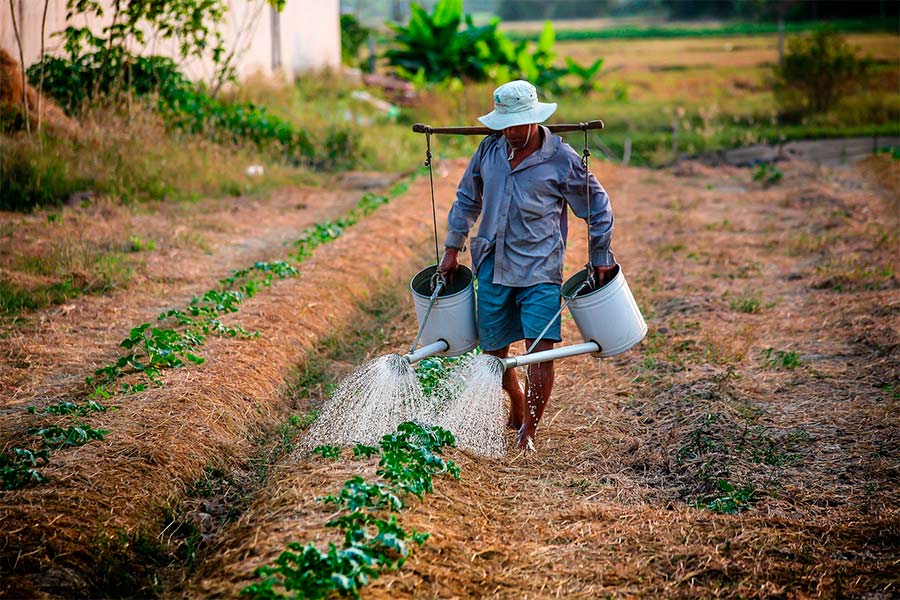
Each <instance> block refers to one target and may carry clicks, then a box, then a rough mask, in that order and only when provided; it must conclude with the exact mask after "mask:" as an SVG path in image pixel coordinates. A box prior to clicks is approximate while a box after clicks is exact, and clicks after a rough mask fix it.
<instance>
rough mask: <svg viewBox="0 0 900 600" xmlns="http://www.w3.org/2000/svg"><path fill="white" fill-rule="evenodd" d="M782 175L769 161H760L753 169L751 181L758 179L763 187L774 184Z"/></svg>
mask: <svg viewBox="0 0 900 600" xmlns="http://www.w3.org/2000/svg"><path fill="white" fill-rule="evenodd" d="M783 177H784V173H783V172H782V171H781V169H779V168H778V167H776V166H775V165H773V164H771V163H762V164H761V165H759V166H758V167H756V170H754V171H753V181H758V182H760V183H762V184H763V186H765V187H769V186H772V185H775V184H776V183H778V182H779V181H781V180H782V178H783Z"/></svg>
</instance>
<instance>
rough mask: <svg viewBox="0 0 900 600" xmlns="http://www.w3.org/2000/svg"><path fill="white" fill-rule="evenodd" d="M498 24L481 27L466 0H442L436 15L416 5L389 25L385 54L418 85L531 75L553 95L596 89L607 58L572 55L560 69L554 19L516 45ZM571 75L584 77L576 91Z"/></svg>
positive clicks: (527, 76) (527, 77) (397, 69)
mask: <svg viewBox="0 0 900 600" xmlns="http://www.w3.org/2000/svg"><path fill="white" fill-rule="evenodd" d="M463 24H464V25H465V27H464V28H462V29H460V27H461V26H462V25H463ZM499 25H500V20H499V19H493V20H491V21H490V22H489V23H488V24H486V25H482V26H478V27H476V26H475V24H474V22H473V20H472V16H471V15H468V14H466V15H464V14H463V3H462V0H439V2H438V3H437V4H436V5H435V7H434V13H433V14H428V12H427V11H426V10H425V9H423V8H422V7H421V6H419V5H418V4H415V3H413V4H411V5H410V18H409V24H408V25H406V26H403V25H396V24H394V25H390V27H391V28H392V29H393V31H394V39H393V47H392V48H391V49H389V50H388V51H387V52H386V53H385V56H386V57H387V59H388V63H389V64H390V65H391V66H392V67H394V69H395V70H396V71H397V73H398V74H399V75H400V76H401V77H403V78H404V79H407V80H409V81H413V82H415V83H419V84H425V83H437V82H444V81H448V80H453V79H461V80H473V81H485V80H488V79H490V80H493V81H495V82H499V83H502V82H506V81H509V80H511V79H527V80H528V81H530V82H531V83H533V84H534V85H535V86H536V87H538V88H539V89H541V90H543V91H544V92H545V93H551V94H562V93H565V92H568V91H577V92H582V93H584V92H587V91H590V90H592V89H595V85H596V84H595V81H594V80H595V78H596V76H597V75H598V73H599V72H600V69H601V68H602V66H603V59H599V60H597V61H595V62H594V63H593V64H592V65H591V66H588V67H584V66H581V65H579V64H578V63H577V62H575V61H574V60H572V59H571V58H568V59H566V64H567V68H562V67H557V66H556V64H555V63H556V52H555V50H554V44H555V40H556V34H555V32H554V30H553V25H552V23H551V22H550V21H547V22H545V23H544V28H543V30H542V31H541V34H540V36H539V37H538V39H537V40H536V41H535V42H532V41H530V40H522V41H520V42H518V43H513V42H512V41H511V40H510V39H509V38H508V37H507V36H506V35H505V34H504V33H503V32H502V31H500V30H499ZM566 75H573V76H574V77H577V78H578V79H580V83H579V85H578V87H576V88H575V89H574V90H569V89H567V88H566V87H565V86H564V85H563V82H562V78H563V77H565V76H566Z"/></svg>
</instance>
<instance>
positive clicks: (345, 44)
mask: <svg viewBox="0 0 900 600" xmlns="http://www.w3.org/2000/svg"><path fill="white" fill-rule="evenodd" d="M371 34H372V30H371V29H369V28H368V27H365V26H363V24H362V23H360V22H359V19H357V18H356V16H354V15H352V14H343V15H341V62H342V63H344V64H345V65H349V66H351V67H355V66H357V64H358V61H359V49H360V48H361V47H362V45H363V44H365V43H366V40H367V39H369V36H370V35H371Z"/></svg>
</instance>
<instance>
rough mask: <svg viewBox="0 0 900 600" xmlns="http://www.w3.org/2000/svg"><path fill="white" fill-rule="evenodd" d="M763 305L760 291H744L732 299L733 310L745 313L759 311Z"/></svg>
mask: <svg viewBox="0 0 900 600" xmlns="http://www.w3.org/2000/svg"><path fill="white" fill-rule="evenodd" d="M761 306H762V301H761V299H760V296H759V294H758V293H748V292H744V293H743V294H742V295H741V296H739V297H737V298H734V299H733V300H732V301H731V304H730V307H731V310H736V311H738V312H743V313H751V314H752V313H758V312H759V311H760V308H761Z"/></svg>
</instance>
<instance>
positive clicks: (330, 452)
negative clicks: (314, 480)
mask: <svg viewBox="0 0 900 600" xmlns="http://www.w3.org/2000/svg"><path fill="white" fill-rule="evenodd" d="M312 453H313V454H317V455H319V456H321V457H322V458H332V459H338V458H340V457H341V449H340V448H338V447H337V446H328V445H322V446H316V447H315V448H313V450H312Z"/></svg>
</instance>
